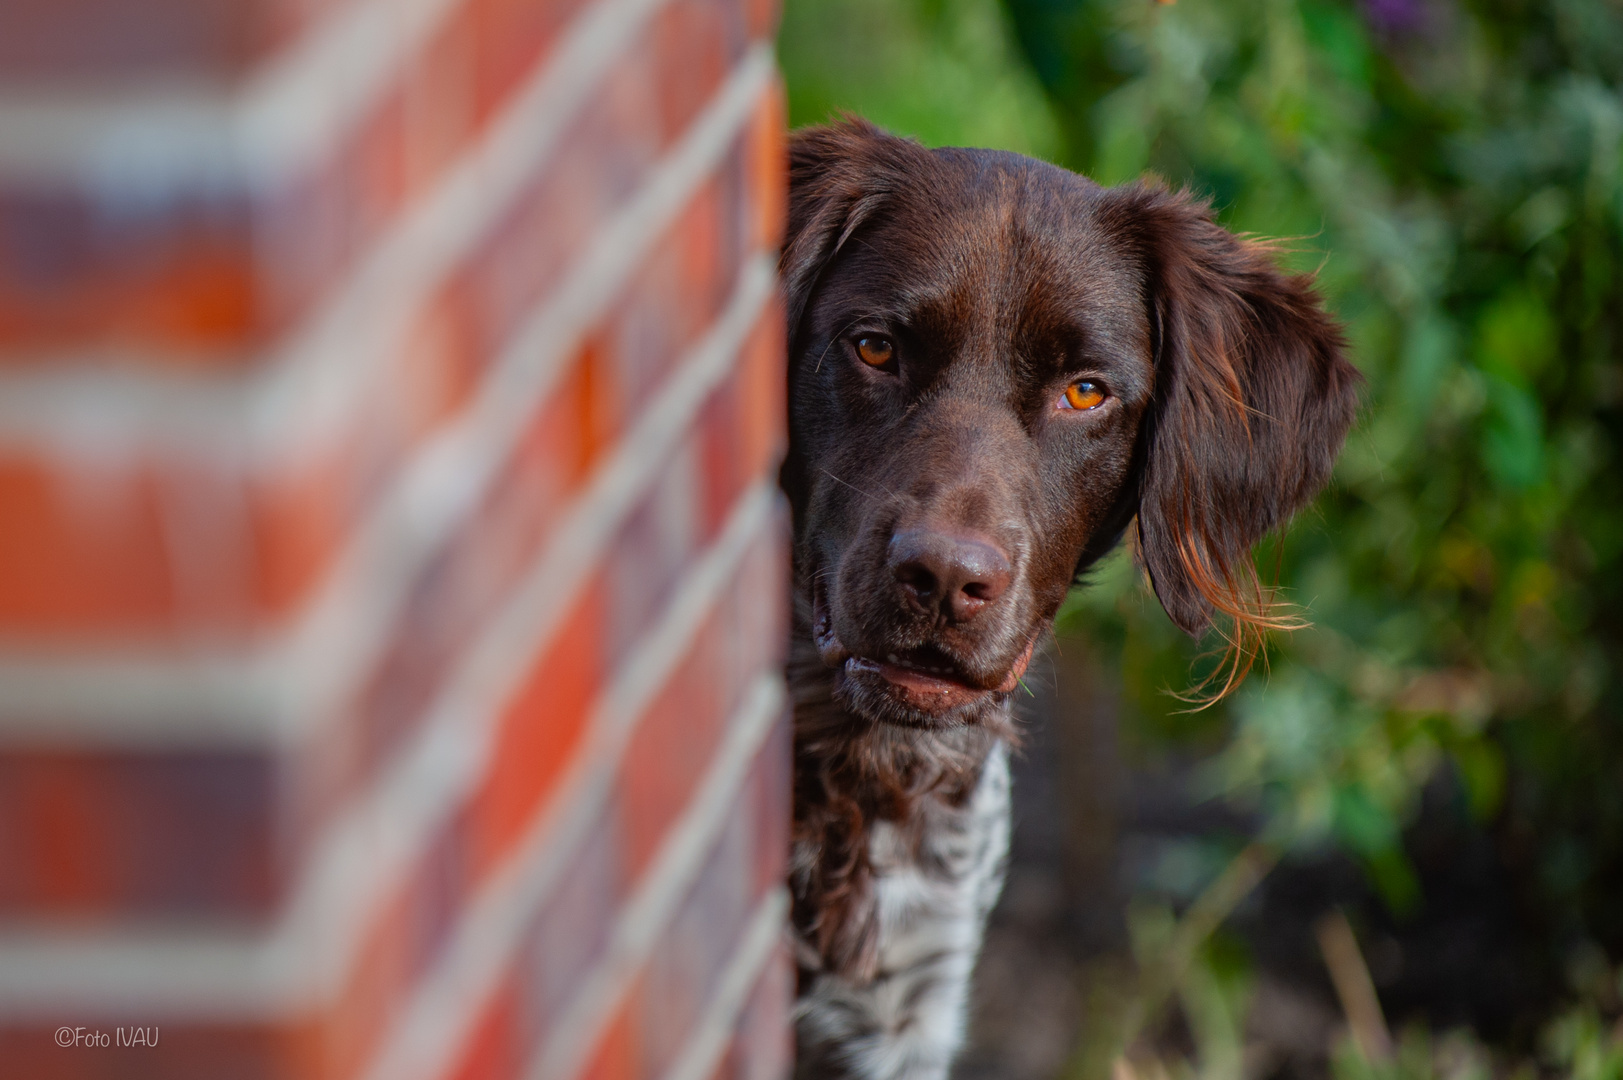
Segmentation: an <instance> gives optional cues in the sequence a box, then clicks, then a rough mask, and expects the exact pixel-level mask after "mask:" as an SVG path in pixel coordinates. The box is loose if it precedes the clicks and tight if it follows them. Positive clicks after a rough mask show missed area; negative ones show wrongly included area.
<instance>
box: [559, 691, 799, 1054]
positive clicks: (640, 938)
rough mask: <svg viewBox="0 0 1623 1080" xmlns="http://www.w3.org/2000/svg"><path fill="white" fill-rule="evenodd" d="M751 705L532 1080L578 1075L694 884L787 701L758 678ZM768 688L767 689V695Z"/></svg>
mask: <svg viewBox="0 0 1623 1080" xmlns="http://www.w3.org/2000/svg"><path fill="white" fill-rule="evenodd" d="M762 685H763V690H762V691H761V692H759V693H758V694H757V695H755V700H754V701H753V702H752V703H751V706H750V710H749V712H748V713H747V714H746V716H745V717H744V719H743V720H742V722H740V723H736V724H734V725H733V728H732V730H730V731H729V732H728V734H727V738H726V742H725V743H723V745H722V747H721V749H720V751H719V752H718V753H717V755H716V757H715V759H714V760H713V761H712V763H711V766H710V768H709V769H708V770H707V771H706V773H705V776H704V779H703V780H702V781H701V782H700V786H699V789H698V792H697V794H696V795H695V796H694V798H693V801H692V802H691V803H689V805H688V808H687V809H686V810H685V811H683V814H682V816H681V817H680V818H679V819H678V820H677V821H676V822H675V823H674V824H673V825H672V827H671V830H670V832H669V833H668V834H667V835H666V837H665V841H664V843H663V844H662V845H661V846H660V849H659V853H658V855H657V856H655V858H654V861H653V862H652V864H650V866H649V868H648V870H647V872H646V873H645V874H644V877H643V882H642V884H641V885H640V886H639V887H638V889H637V891H636V893H635V894H634V895H633V896H632V897H631V899H630V900H629V901H628V902H627V903H626V905H625V907H624V908H622V909H621V911H620V914H619V916H618V917H617V918H616V920H615V925H614V930H613V932H612V934H611V935H610V938H609V944H608V948H607V949H606V950H605V954H604V957H603V959H602V960H600V961H599V963H598V966H597V968H596V969H595V970H593V972H592V973H591V974H590V975H588V976H587V977H586V979H585V981H584V982H582V984H581V987H580V990H579V992H578V993H577V994H576V995H575V998H574V1000H573V1001H572V1002H571V1003H570V1006H569V1008H568V1009H566V1010H565V1011H564V1014H563V1015H562V1016H561V1017H560V1018H559V1019H558V1020H557V1021H556V1022H555V1023H554V1024H553V1025H552V1030H551V1031H550V1032H549V1033H548V1036H547V1037H546V1038H545V1039H544V1040H543V1043H542V1046H541V1050H540V1053H539V1054H538V1055H537V1057H536V1059H535V1061H533V1062H532V1063H531V1067H530V1069H529V1073H528V1075H529V1077H530V1078H531V1080H563V1078H566V1077H572V1076H575V1075H577V1074H578V1073H579V1072H580V1069H581V1067H582V1066H583V1065H584V1064H585V1059H586V1056H587V1055H588V1054H590V1053H591V1051H592V1049H593V1047H594V1046H596V1045H597V1042H598V1040H599V1039H601V1038H602V1036H603V1032H604V1031H605V1030H606V1028H607V1027H608V1025H609V1023H610V1022H611V1021H612V1020H613V1019H614V1013H615V1010H616V1009H617V1008H618V1006H619V1004H620V1002H621V1001H622V1000H623V999H624V998H625V995H626V993H627V991H629V990H630V988H631V984H632V982H633V980H634V979H635V978H636V975H637V972H638V970H640V969H641V967H642V965H643V963H644V962H645V961H646V960H647V959H648V955H649V953H650V952H652V950H653V946H654V943H655V941H656V939H657V938H658V936H659V933H660V931H661V930H663V929H664V928H665V924H666V923H667V922H668V921H669V920H670V918H671V916H672V915H673V914H675V911H676V908H677V905H678V904H680V903H681V900H682V898H683V896H684V895H686V893H687V891H688V889H689V888H691V887H692V885H693V882H694V880H695V879H696V878H697V876H698V873H699V870H700V869H702V867H703V865H704V857H705V855H707V854H709V851H710V848H711V845H712V844H713V843H714V842H715V841H716V839H717V838H718V837H719V836H720V835H721V832H722V830H723V828H724V827H725V826H726V821H727V815H728V814H729V812H730V811H731V810H732V809H733V807H734V803H735V802H736V799H737V797H738V793H739V790H740V789H741V787H742V785H743V782H744V778H745V776H746V775H747V773H748V770H749V766H750V763H751V762H752V761H753V760H754V758H755V754H756V752H757V751H758V750H759V749H760V748H761V746H762V745H763V744H764V742H765V741H766V737H767V735H768V733H769V732H770V731H771V730H772V725H773V723H775V722H776V721H777V720H778V719H779V718H780V717H781V716H782V715H783V711H784V709H785V708H786V707H787V705H788V695H787V694H786V693H785V691H784V689H783V685H782V682H781V681H780V680H779V679H778V678H777V677H776V675H775V674H774V675H773V676H771V677H770V681H769V682H768V681H766V680H763V684H762ZM766 687H770V691H771V692H770V693H766V692H765V689H764V688H766Z"/></svg>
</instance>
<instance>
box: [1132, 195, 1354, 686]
mask: <svg viewBox="0 0 1623 1080" xmlns="http://www.w3.org/2000/svg"><path fill="white" fill-rule="evenodd" d="M1101 209H1102V213H1103V215H1104V216H1105V217H1106V218H1107V219H1108V224H1109V226H1110V227H1111V228H1112V231H1114V232H1115V234H1116V235H1117V236H1120V237H1122V238H1123V239H1124V240H1125V242H1126V244H1127V246H1128V249H1129V250H1130V251H1131V252H1132V253H1133V254H1134V256H1135V257H1136V258H1137V259H1139V260H1141V265H1142V267H1143V270H1144V281H1145V291H1146V298H1145V299H1146V303H1147V305H1148V307H1149V312H1150V320H1151V326H1152V328H1153V330H1154V334H1153V337H1154V347H1155V367H1156V370H1155V387H1156V389H1155V400H1154V403H1153V405H1152V407H1151V411H1150V414H1149V417H1148V421H1147V424H1146V428H1145V438H1146V439H1147V440H1148V445H1147V446H1146V447H1145V450H1144V457H1143V460H1144V463H1145V465H1144V472H1143V477H1142V482H1141V483H1142V486H1141V489H1140V492H1139V509H1138V527H1139V542H1140V546H1141V551H1142V554H1143V558H1144V563H1145V566H1146V567H1147V569H1148V570H1149V574H1150V581H1151V583H1152V584H1153V585H1154V587H1155V593H1156V595H1157V596H1158V597H1159V598H1160V600H1161V604H1162V606H1163V607H1165V608H1166V611H1167V614H1168V615H1170V616H1171V617H1172V621H1173V622H1174V623H1176V624H1177V625H1178V626H1179V627H1181V628H1182V629H1183V630H1185V631H1186V632H1188V633H1190V634H1193V635H1199V634H1200V633H1201V632H1202V631H1204V630H1205V629H1206V628H1207V627H1208V626H1209V625H1211V622H1212V618H1213V615H1214V613H1215V612H1220V613H1222V614H1223V615H1226V616H1228V617H1229V618H1231V619H1233V620H1234V624H1233V631H1234V632H1233V633H1232V634H1231V635H1230V640H1231V642H1232V643H1233V644H1235V645H1236V646H1237V648H1238V650H1239V652H1240V653H1247V654H1248V653H1249V651H1250V650H1249V648H1248V647H1247V643H1248V642H1250V643H1254V642H1255V641H1256V640H1257V639H1258V638H1259V637H1260V634H1261V632H1263V631H1265V630H1267V629H1271V628H1275V627H1278V626H1281V625H1285V624H1286V623H1287V621H1288V620H1284V619H1281V618H1279V617H1277V616H1275V615H1274V614H1273V611H1272V605H1271V604H1270V602H1269V600H1268V597H1267V594H1266V592H1265V591H1264V590H1263V589H1262V587H1261V585H1260V583H1259V582H1258V580H1257V576H1256V573H1255V570H1254V567H1253V564H1252V559H1251V547H1252V545H1253V544H1254V543H1256V541H1257V540H1258V539H1260V538H1261V537H1262V536H1263V534H1265V533H1266V532H1268V531H1269V530H1271V529H1273V528H1275V527H1276V526H1279V525H1282V524H1283V523H1284V522H1285V521H1286V520H1287V519H1288V518H1289V517H1290V515H1291V514H1293V513H1294V512H1295V511H1297V510H1298V509H1300V508H1301V507H1302V506H1304V505H1305V504H1306V503H1307V502H1309V501H1310V500H1311V499H1312V498H1313V497H1314V496H1315V495H1317V494H1318V492H1319V490H1320V489H1321V488H1322V487H1323V486H1324V484H1325V481H1326V480H1327V479H1328V478H1329V475H1330V467H1331V465H1332V464H1333V463H1334V461H1335V457H1336V454H1337V452H1338V451H1339V450H1340V449H1341V444H1342V440H1343V439H1344V438H1345V437H1346V434H1347V429H1348V427H1349V426H1350V425H1351V423H1352V420H1353V414H1354V412H1355V410H1356V407H1357V392H1358V385H1359V383H1360V381H1361V376H1360V375H1359V374H1358V372H1357V370H1356V369H1355V368H1353V367H1352V365H1351V364H1349V363H1348V362H1347V360H1346V359H1345V358H1344V356H1343V351H1344V349H1345V342H1344V340H1343V337H1342V334H1341V330H1340V328H1339V326H1338V325H1337V324H1336V323H1335V321H1334V320H1333V319H1331V317H1330V316H1329V315H1328V314H1326V313H1325V311H1324V309H1323V307H1322V306H1321V304H1320V301H1319V298H1318V296H1317V295H1316V294H1315V292H1314V290H1313V287H1312V283H1311V281H1310V280H1309V279H1308V278H1307V277H1305V276H1293V275H1290V274H1286V273H1283V272H1281V271H1280V270H1279V269H1278V268H1277V267H1276V266H1275V265H1274V262H1273V259H1272V253H1271V252H1270V250H1269V248H1268V247H1267V246H1266V245H1263V244H1260V243H1257V242H1255V241H1249V240H1245V239H1242V238H1240V237H1237V236H1235V235H1234V234H1232V233H1230V232H1228V231H1227V230H1225V229H1223V228H1221V227H1220V226H1218V225H1217V224H1215V223H1214V222H1213V221H1212V217H1211V209H1210V207H1209V205H1208V204H1207V203H1205V202H1203V201H1201V200H1198V199H1196V198H1194V197H1192V196H1190V195H1189V194H1188V193H1186V192H1179V193H1173V192H1168V191H1165V190H1161V189H1158V188H1155V187H1152V186H1149V185H1144V184H1137V185H1131V186H1128V187H1123V188H1117V189H1115V190H1113V191H1111V192H1109V193H1107V194H1106V196H1105V203H1104V206H1103V207H1102V208H1101ZM1240 659H1241V660H1242V662H1245V663H1246V664H1247V665H1248V664H1249V655H1247V656H1245V657H1243V658H1240ZM1237 670H1238V672H1239V674H1241V675H1243V670H1240V669H1238V665H1237ZM1230 681H1231V684H1232V682H1233V679H1232V677H1231V680H1230Z"/></svg>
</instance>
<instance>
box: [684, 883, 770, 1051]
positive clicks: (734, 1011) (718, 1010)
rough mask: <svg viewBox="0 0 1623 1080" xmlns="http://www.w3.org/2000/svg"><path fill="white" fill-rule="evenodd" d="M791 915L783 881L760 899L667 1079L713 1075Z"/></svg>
mask: <svg viewBox="0 0 1623 1080" xmlns="http://www.w3.org/2000/svg"><path fill="white" fill-rule="evenodd" d="M788 917H789V890H788V889H786V888H784V887H782V886H779V887H778V888H776V889H774V890H772V892H771V893H769V894H768V895H767V896H766V897H765V898H763V899H762V900H761V902H760V903H759V904H758V905H756V908H755V914H754V916H753V917H752V918H751V919H750V921H749V923H748V925H747V928H746V929H745V931H744V936H743V937H742V938H741V939H740V941H739V943H738V945H737V947H736V948H735V949H734V950H733V955H732V956H731V957H729V958H728V960H727V968H726V970H725V971H723V972H722V975H721V979H720V980H719V981H718V983H717V985H716V989H715V992H714V994H713V995H712V996H711V998H710V1004H709V1005H707V1006H706V1007H705V1010H704V1015H703V1016H702V1017H700V1019H699V1023H698V1024H697V1025H696V1026H695V1027H694V1029H693V1033H692V1034H691V1035H689V1037H688V1041H687V1043H686V1044H685V1045H684V1046H683V1047H682V1052H681V1053H680V1054H679V1055H678V1056H677V1059H676V1061H675V1062H674V1063H673V1064H672V1065H671V1067H670V1068H669V1069H667V1070H666V1071H665V1075H664V1076H663V1077H661V1080H710V1077H711V1076H713V1075H715V1071H716V1066H717V1065H719V1064H721V1059H722V1055H724V1054H726V1052H727V1047H728V1044H729V1043H730V1042H731V1040H732V1037H733V1033H734V1032H735V1031H736V1029H737V1027H738V1021H739V1018H740V1016H741V1015H742V1014H743V1011H744V1006H745V1005H746V1004H747V1003H748V998H749V992H750V991H751V990H753V989H754V988H755V984H756V982H757V981H758V980H759V979H760V977H761V973H762V972H763V971H764V970H765V969H766V964H767V961H768V960H770V959H771V958H772V951H773V949H774V948H775V947H776V946H778V945H779V943H780V942H782V941H783V934H784V928H785V926H786V925H787V924H788Z"/></svg>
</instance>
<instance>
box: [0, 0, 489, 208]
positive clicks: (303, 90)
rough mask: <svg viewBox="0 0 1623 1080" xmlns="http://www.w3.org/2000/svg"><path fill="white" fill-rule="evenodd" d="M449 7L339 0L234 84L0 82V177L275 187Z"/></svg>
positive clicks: (352, 113)
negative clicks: (0, 133)
mask: <svg viewBox="0 0 1623 1080" xmlns="http://www.w3.org/2000/svg"><path fill="white" fill-rule="evenodd" d="M457 6H458V0H349V2H347V3H341V4H339V5H337V7H336V10H334V11H332V12H330V13H328V14H326V15H323V16H320V17H318V19H317V20H316V21H315V22H314V23H313V24H312V25H310V26H308V27H305V28H301V30H300V32H299V33H298V36H297V38H296V40H294V41H293V42H292V43H291V44H290V45H289V46H288V47H286V48H284V49H281V50H279V51H277V52H275V53H273V54H271V55H270V56H269V57H267V58H266V59H265V60H263V61H261V62H260V63H259V64H258V65H257V67H255V68H253V69H251V70H250V71H249V72H248V73H247V74H246V75H245V76H244V77H242V78H241V79H240V81H239V82H238V83H237V85H235V86H232V85H230V83H229V82H227V81H226V80H221V79H219V78H210V77H208V76H202V75H193V76H189V77H188V76H187V75H185V74H182V75H180V76H178V77H177V76H175V75H173V74H170V73H160V74H157V75H155V76H136V77H131V78H126V79H120V80H117V81H113V82H101V83H92V84H91V85H89V86H86V87H63V86H62V85H61V84H58V83H46V82H36V83H32V84H31V83H27V82H12V83H9V84H7V85H6V86H5V87H3V88H0V131H4V132H5V133H6V137H5V138H4V139H0V183H4V182H7V181H13V180H21V181H25V182H28V183H31V184H38V183H45V184H50V185H51V186H53V187H60V186H61V185H63V184H64V183H70V184H71V183H78V184H82V185H84V186H86V187H89V188H91V189H93V190H97V191H102V192H105V193H106V194H107V195H108V196H110V197H113V198H118V197H119V196H120V195H121V194H123V193H124V192H129V195H124V198H126V199H128V198H130V197H132V196H133V197H134V198H135V199H138V200H142V201H147V200H151V201H158V202H160V203H161V202H163V201H167V200H169V199H172V198H174V197H175V195H176V194H178V193H181V192H184V191H186V190H188V189H192V190H196V189H198V188H202V189H207V190H218V189H220V188H222V187H225V186H240V187H266V186H275V185H279V184H281V183H282V182H284V181H285V180H286V179H287V178H288V177H289V176H290V175H296V174H297V173H299V172H302V171H303V170H305V169H307V168H309V166H310V165H312V164H314V163H315V162H318V161H320V160H321V159H322V158H323V157H324V156H325V155H327V154H329V153H331V152H332V150H333V148H334V147H335V146H336V144H337V143H338V141H339V140H340V139H341V138H342V137H343V136H344V135H345V134H346V133H347V132H348V131H349V130H350V129H351V128H352V126H353V125H354V124H355V123H356V122H357V121H358V120H359V118H360V116H361V114H362V113H364V112H365V111H366V109H367V108H368V107H370V106H372V105H373V104H375V103H376V102H377V101H379V100H380V99H381V97H382V95H383V94H384V92H385V91H386V90H387V89H388V88H389V86H390V81H391V79H392V78H393V77H394V76H395V75H397V74H398V73H399V72H400V71H401V69H402V68H403V67H404V65H405V63H406V62H407V61H408V60H409V59H410V58H411V57H412V56H413V55H414V54H415V53H416V52H418V51H419V50H420V49H421V48H422V46H423V44H424V43H425V42H426V41H427V40H428V38H429V36H430V35H431V34H432V33H433V32H434V31H435V30H436V29H437V28H438V27H439V26H440V25H441V24H442V23H443V22H444V21H445V19H446V17H447V16H448V15H449V14H450V12H451V11H452V10H454V9H455V8H456V7H457ZM132 188H133V189H134V190H133V192H131V191H130V189H132Z"/></svg>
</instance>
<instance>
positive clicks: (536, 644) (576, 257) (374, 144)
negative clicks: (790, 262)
mask: <svg viewBox="0 0 1623 1080" xmlns="http://www.w3.org/2000/svg"><path fill="white" fill-rule="evenodd" d="M776 19H777V11H776V8H775V5H774V4H773V3H772V0H50V2H46V0H15V2H12V3H7V4H4V5H0V1075H4V1076H20V1077H21V1076H26V1077H28V1078H30V1080H48V1078H53V1077H81V1078H84V1077H98V1078H99V1077H119V1078H145V1077H153V1078H157V1077H162V1078H165V1080H168V1078H179V1080H193V1078H196V1080H220V1078H225V1077H230V1078H266V1080H273V1078H283V1077H287V1078H294V1077H297V1078H312V1080H348V1078H356V1080H362V1078H369V1080H416V1078H421V1080H430V1078H445V1080H453V1078H454V1080H484V1078H491V1080H503V1078H508V1077H514V1078H516V1077H527V1078H530V1077H533V1078H557V1080H565V1078H573V1077H583V1078H584V1077H590V1078H593V1080H619V1078H631V1077H639V1078H640V1077H647V1078H650V1080H656V1078H670V1080H767V1078H777V1077H781V1076H783V1075H784V1074H785V1073H786V1070H787V1067H788V1060H789V1054H790V1039H789V1033H788V1022H787V1016H788V1010H789V1006H790V997H791V993H792V986H791V982H792V975H791V970H790V967H789V964H788V961H787V958H786V957H785V955H784V953H783V948H782V936H781V932H780V928H781V926H782V922H783V917H784V913H785V911H786V907H787V902H786V898H785V894H784V891H783V886H782V881H781V879H782V877H783V863H784V857H785V853H786V847H787V831H788V815H789V790H788V785H789V767H788V758H789V734H788V722H787V712H788V705H787V699H786V697H785V693H784V689H783V686H782V683H781V677H780V664H781V660H782V650H783V646H784V642H785V640H786V633H787V629H786V627H787V613H786V611H785V597H786V584H785V578H786V574H787V563H786V549H785V543H784V538H785V535H786V529H787V525H786V515H785V511H784V510H783V508H782V504H781V499H780V497H779V496H778V494H777V491H776V487H775V484H774V477H775V472H776V463H777V461H778V459H779V457H780V455H781V452H782V445H783V403H782V399H783V356H782V348H783V341H782V336H783V335H782V315H781V310H780V308H779V304H778V299H777V291H776V283H775V279H774V272H773V267H774V261H775V252H776V248H777V244H778V240H779V235H780V231H781V228H782V219H783V211H784V207H783V201H784V163H783V136H782V131H783V122H784V118H783V103H782V92H781V89H780V84H779V81H778V78H777V75H776V72H775V69H774V66H773V60H772V52H771V37H772V34H773V31H774V29H775V24H776ZM153 1042H155V1043H156V1045H155V1046H154V1045H150V1044H151V1043H153Z"/></svg>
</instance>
